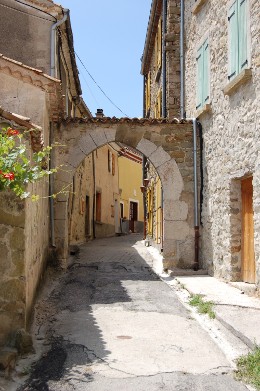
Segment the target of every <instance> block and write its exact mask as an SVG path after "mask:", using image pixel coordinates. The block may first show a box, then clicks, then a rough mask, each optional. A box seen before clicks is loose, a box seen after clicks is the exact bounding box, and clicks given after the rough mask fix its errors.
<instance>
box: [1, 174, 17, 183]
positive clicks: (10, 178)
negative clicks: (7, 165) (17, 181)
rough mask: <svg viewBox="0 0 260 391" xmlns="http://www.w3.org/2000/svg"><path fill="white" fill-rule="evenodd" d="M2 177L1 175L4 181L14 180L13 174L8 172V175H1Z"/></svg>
mask: <svg viewBox="0 0 260 391" xmlns="http://www.w3.org/2000/svg"><path fill="white" fill-rule="evenodd" d="M2 175H3V177H4V178H5V179H9V180H10V181H13V180H14V173H13V172H8V173H6V174H2Z"/></svg>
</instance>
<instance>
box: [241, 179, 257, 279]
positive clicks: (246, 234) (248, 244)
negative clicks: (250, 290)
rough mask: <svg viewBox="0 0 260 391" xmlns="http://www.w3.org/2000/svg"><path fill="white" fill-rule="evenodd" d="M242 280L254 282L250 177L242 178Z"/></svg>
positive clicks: (251, 186)
mask: <svg viewBox="0 0 260 391" xmlns="http://www.w3.org/2000/svg"><path fill="white" fill-rule="evenodd" d="M241 191H242V249H241V255H242V280H243V281H245V282H249V283H255V253H254V220H253V217H254V213H253V184H252V177H250V178H246V179H244V180H242V183H241Z"/></svg>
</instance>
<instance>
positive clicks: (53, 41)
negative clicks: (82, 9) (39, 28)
mask: <svg viewBox="0 0 260 391" xmlns="http://www.w3.org/2000/svg"><path fill="white" fill-rule="evenodd" d="M63 12H64V15H63V18H62V19H61V20H59V21H58V22H56V23H54V24H53V25H52V28H51V76H52V77H57V75H56V47H57V41H56V30H57V28H58V27H59V26H60V25H61V24H63V23H64V22H66V20H67V19H68V16H69V12H70V11H69V10H68V9H66V8H64V10H63Z"/></svg>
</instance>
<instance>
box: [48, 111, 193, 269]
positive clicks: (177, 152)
mask: <svg viewBox="0 0 260 391" xmlns="http://www.w3.org/2000/svg"><path fill="white" fill-rule="evenodd" d="M54 138H55V141H57V142H58V143H61V144H62V145H63V147H62V148H56V149H55V165H56V166H59V165H63V167H62V170H59V171H58V173H57V174H56V176H55V193H58V192H59V191H60V189H62V188H64V187H66V185H68V184H69V183H71V181H72V178H73V175H74V174H75V171H76V169H77V167H78V165H79V164H80V163H81V162H82V160H83V159H84V158H85V157H86V156H87V155H88V154H90V153H91V152H93V151H94V150H96V149H97V148H99V147H101V146H103V145H105V144H107V143H111V142H120V143H123V144H125V145H128V146H130V147H132V148H135V149H136V150H138V151H139V152H141V153H142V154H143V155H144V156H146V157H147V159H149V161H150V162H151V163H152V165H153V166H154V167H155V169H156V170H157V172H158V174H159V176H160V179H161V183H162V187H163V205H164V220H163V232H164V238H163V243H164V247H163V256H164V267H165V268H171V267H191V266H192V265H193V262H194V230H193V198H194V197H193V192H194V190H193V156H192V150H193V144H192V124H191V122H190V121H181V122H180V121H178V120H176V119H174V120H172V121H167V120H148V119H126V118H123V119H116V118H112V119H111V118H93V119H86V120H82V119H74V120H73V119H68V120H67V121H65V122H63V123H62V124H60V126H59V127H58V128H57V129H56V130H55V134H54ZM67 215H68V194H67V193H66V192H65V193H61V194H58V196H57V198H56V201H55V213H54V222H55V244H56V250H57V257H58V259H59V260H60V261H61V262H62V263H63V264H66V259H67V254H68V221H67Z"/></svg>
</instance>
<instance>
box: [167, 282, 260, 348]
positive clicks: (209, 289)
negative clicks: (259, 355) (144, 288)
mask: <svg viewBox="0 0 260 391" xmlns="http://www.w3.org/2000/svg"><path fill="white" fill-rule="evenodd" d="M172 277H173V276H172ZM175 279H176V280H177V281H179V283H180V284H182V286H184V287H185V289H187V291H188V292H189V293H190V294H200V295H202V296H203V299H204V301H212V302H213V303H214V312H215V314H216V319H218V320H219V321H220V322H221V323H222V324H223V325H224V326H225V327H226V328H227V329H228V330H230V331H231V332H232V333H233V334H234V335H235V336H236V337H238V338H240V339H241V340H242V341H243V342H244V343H245V344H246V345H247V346H248V347H249V348H250V349H253V348H254V346H255V345H256V344H257V345H260V299H258V298H255V297H250V296H247V295H246V294H245V293H243V291H241V290H240V289H237V288H235V287H234V286H231V285H229V284H228V283H225V282H223V281H220V280H218V279H216V278H214V277H210V276H199V275H196V276H183V277H182V276H178V277H175Z"/></svg>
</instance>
